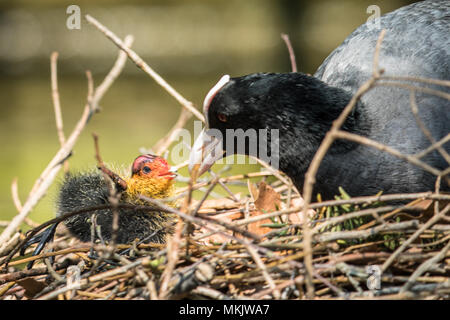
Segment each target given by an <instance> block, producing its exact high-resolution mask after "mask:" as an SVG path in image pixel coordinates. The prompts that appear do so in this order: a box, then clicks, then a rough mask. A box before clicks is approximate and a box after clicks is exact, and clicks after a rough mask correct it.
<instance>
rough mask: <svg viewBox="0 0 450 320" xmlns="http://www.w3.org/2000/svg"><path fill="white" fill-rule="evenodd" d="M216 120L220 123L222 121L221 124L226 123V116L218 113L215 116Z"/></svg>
mask: <svg viewBox="0 0 450 320" xmlns="http://www.w3.org/2000/svg"><path fill="white" fill-rule="evenodd" d="M217 118H218V119H219V120H220V121H222V122H227V120H228V119H227V116H226V115H224V114H223V113H219V114H218V115H217Z"/></svg>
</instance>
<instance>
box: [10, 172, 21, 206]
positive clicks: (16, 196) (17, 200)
mask: <svg viewBox="0 0 450 320" xmlns="http://www.w3.org/2000/svg"><path fill="white" fill-rule="evenodd" d="M11 195H12V198H13V202H14V206H15V207H16V209H17V211H19V212H20V211H22V203H21V202H20V198H19V191H18V188H17V177H15V178H14V179H13V181H12V183H11Z"/></svg>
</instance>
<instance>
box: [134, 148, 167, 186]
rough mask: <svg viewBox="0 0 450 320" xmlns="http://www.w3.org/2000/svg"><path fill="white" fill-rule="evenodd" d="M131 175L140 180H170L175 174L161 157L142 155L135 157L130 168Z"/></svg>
mask: <svg viewBox="0 0 450 320" xmlns="http://www.w3.org/2000/svg"><path fill="white" fill-rule="evenodd" d="M131 175H132V176H139V177H141V178H165V179H169V180H172V179H173V178H175V176H176V173H175V172H174V171H173V170H172V169H171V168H170V165H169V164H168V163H167V161H166V160H165V159H163V158H161V157H158V156H155V155H152V154H144V155H141V156H139V157H137V158H136V159H135V160H134V162H133V165H132V167H131Z"/></svg>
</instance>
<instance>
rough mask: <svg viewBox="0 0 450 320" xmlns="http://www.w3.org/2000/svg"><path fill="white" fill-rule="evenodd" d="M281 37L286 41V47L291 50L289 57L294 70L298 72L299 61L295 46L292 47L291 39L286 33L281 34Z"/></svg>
mask: <svg viewBox="0 0 450 320" xmlns="http://www.w3.org/2000/svg"><path fill="white" fill-rule="evenodd" d="M281 39H283V41H284V43H286V47H287V49H288V51H289V59H290V60H291V69H292V72H297V62H295V52H294V48H292V43H291V40H289V36H288V35H287V34H284V33H282V34H281Z"/></svg>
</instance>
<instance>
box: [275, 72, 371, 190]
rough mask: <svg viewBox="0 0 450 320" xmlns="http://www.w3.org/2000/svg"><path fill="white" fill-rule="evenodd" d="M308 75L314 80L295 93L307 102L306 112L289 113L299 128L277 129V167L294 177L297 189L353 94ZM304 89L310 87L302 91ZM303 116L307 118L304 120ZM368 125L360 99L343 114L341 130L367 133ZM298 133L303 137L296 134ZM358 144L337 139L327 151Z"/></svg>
mask: <svg viewBox="0 0 450 320" xmlns="http://www.w3.org/2000/svg"><path fill="white" fill-rule="evenodd" d="M308 78H309V79H308V81H311V82H313V84H314V85H313V86H307V85H306V86H305V87H306V89H303V90H301V91H302V92H299V93H298V94H295V96H296V97H298V99H303V100H302V101H298V103H303V104H304V103H305V99H306V100H307V103H309V108H308V112H307V113H306V114H301V113H299V112H297V113H293V114H292V115H293V121H294V122H296V123H297V125H298V124H300V126H299V127H300V128H299V129H298V132H294V133H292V132H290V134H286V132H284V133H283V132H282V131H281V132H280V163H279V165H280V169H281V170H282V171H284V172H285V173H286V174H288V175H289V176H290V177H295V179H296V181H294V184H295V185H296V187H297V188H299V190H301V189H302V188H303V182H304V177H305V174H306V171H307V170H308V168H309V166H310V164H311V161H312V159H313V157H314V155H315V153H316V151H317V150H318V148H319V146H320V144H321V143H322V140H323V139H324V137H325V135H326V133H327V132H328V131H329V130H330V128H331V126H332V124H333V121H334V120H336V119H337V118H338V117H339V115H340V114H341V113H342V111H343V110H344V108H345V107H346V106H347V105H348V103H349V102H350V100H351V98H352V95H351V94H350V93H349V92H347V91H345V90H343V89H340V88H336V87H332V86H329V85H327V84H326V83H324V82H322V81H321V80H319V79H317V78H314V77H308ZM311 87H312V89H310V88H311ZM305 90H310V91H309V92H307V93H306V94H305ZM308 99H309V101H308ZM306 118H309V119H308V120H306ZM302 124H304V125H302ZM370 127H371V126H370V121H369V119H368V117H367V115H366V112H365V107H364V105H363V103H362V102H360V101H359V102H357V103H356V105H355V106H354V107H353V110H352V111H351V112H350V114H349V115H348V117H347V118H346V121H345V122H344V124H343V125H342V127H341V130H344V131H347V132H351V133H355V134H359V135H363V136H367V135H368V133H369V131H370ZM300 135H301V136H302V138H298V137H299V136H300ZM283 136H284V137H283ZM357 147H358V144H356V143H354V142H350V141H345V140H336V141H335V142H334V143H333V144H332V146H331V148H330V149H329V150H328V151H327V155H330V156H331V157H333V155H337V154H346V153H349V152H350V151H352V150H354V149H355V148H357ZM325 160H327V158H326V159H325ZM316 185H317V186H319V187H320V181H317V183H316Z"/></svg>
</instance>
